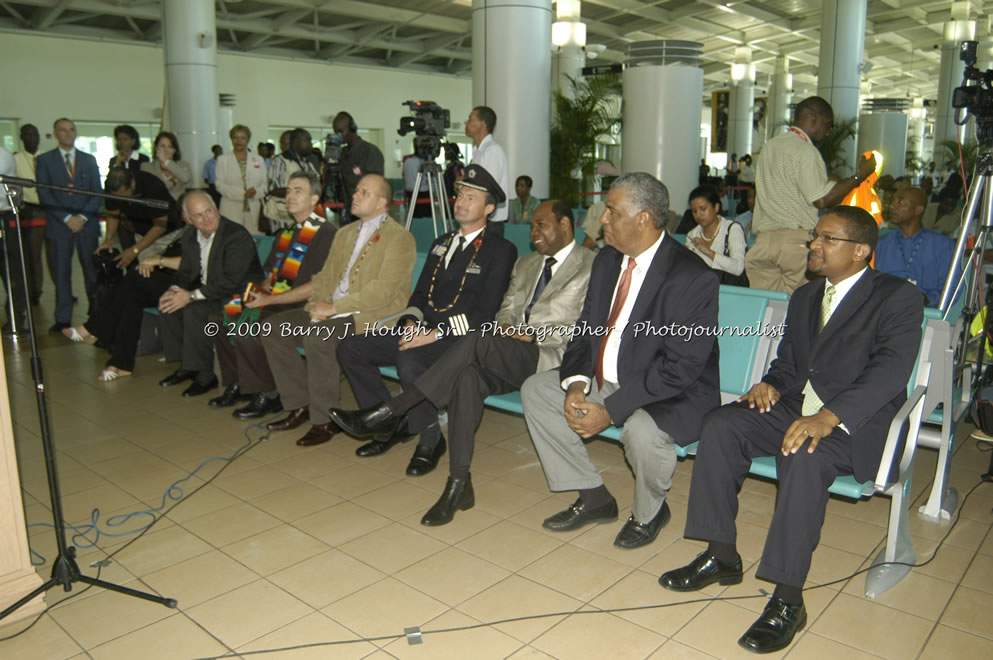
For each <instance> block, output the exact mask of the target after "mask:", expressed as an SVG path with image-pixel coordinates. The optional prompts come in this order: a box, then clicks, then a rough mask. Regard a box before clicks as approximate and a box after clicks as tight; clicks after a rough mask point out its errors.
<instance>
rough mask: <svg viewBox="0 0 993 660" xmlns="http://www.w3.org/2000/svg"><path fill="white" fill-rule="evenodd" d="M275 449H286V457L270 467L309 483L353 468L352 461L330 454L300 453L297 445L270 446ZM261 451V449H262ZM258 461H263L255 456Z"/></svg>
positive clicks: (276, 444)
mask: <svg viewBox="0 0 993 660" xmlns="http://www.w3.org/2000/svg"><path fill="white" fill-rule="evenodd" d="M268 446H273V447H285V448H286V449H285V452H286V456H285V457H284V458H282V459H280V460H278V461H274V462H272V463H270V464H269V465H270V467H272V468H274V469H276V470H279V471H280V472H285V473H286V474H288V475H290V476H292V477H296V478H297V479H300V480H302V481H309V480H310V479H316V478H317V477H321V476H324V475H325V474H331V473H332V472H337V471H338V470H342V469H346V468H348V467H351V465H352V463H351V461H348V462H346V461H343V460H342V459H341V458H340V457H338V456H335V455H334V454H330V453H328V452H321V453H316V452H304V453H302V454H301V453H300V448H299V447H297V446H296V445H295V444H292V445H290V444H287V443H275V444H273V445H268ZM260 449H261V447H260ZM289 452H292V453H289ZM253 458H255V459H256V460H262V459H261V458H260V457H259V456H255V455H253Z"/></svg>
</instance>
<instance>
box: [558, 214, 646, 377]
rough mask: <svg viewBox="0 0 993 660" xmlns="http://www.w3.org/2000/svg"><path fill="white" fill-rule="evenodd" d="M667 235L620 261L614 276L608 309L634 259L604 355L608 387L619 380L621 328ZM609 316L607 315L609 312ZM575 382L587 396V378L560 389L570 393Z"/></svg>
mask: <svg viewBox="0 0 993 660" xmlns="http://www.w3.org/2000/svg"><path fill="white" fill-rule="evenodd" d="M665 234H666V232H665V231H663V232H662V234H661V235H659V238H658V240H657V241H655V242H654V243H652V245H651V246H650V247H649V248H648V249H647V250H645V251H644V252H642V253H641V254H639V255H638V256H637V257H629V256H627V255H625V256H624V258H623V259H622V260H621V271H620V273H619V274H618V276H617V283H616V284H614V293H613V295H612V296H611V297H610V306H611V307H613V306H614V298H616V297H617V288H618V286H620V283H621V278H622V277H623V276H624V271H625V270H627V268H628V263H629V262H630V261H631V259H632V258H633V259H634V264H635V266H634V270H632V271H631V286H630V288H629V289H628V295H627V298H625V299H624V306H623V307H621V311H620V314H618V316H617V321H616V323H615V324H614V327H613V330H611V332H610V334H609V335H607V347H606V348H605V349H604V352H603V380H604V382H608V383H619V382H620V380H619V378H618V375H617V356H618V355H620V352H621V338H622V337H623V335H624V328H625V327H626V326H627V324H628V321H629V320H630V319H631V311H632V310H633V309H634V304H635V303H636V302H637V301H638V295H639V294H640V293H641V285H642V284H644V283H645V276H646V275H648V269H649V268H650V267H651V265H652V261H654V260H655V254H656V253H657V252H658V251H659V246H660V245H662V240H663V239H664V238H665ZM608 315H609V312H608ZM576 382H582V383H585V384H586V392H587V394H588V393H589V391H590V383H591V381H590V379H589V378H587V377H586V376H579V375H576V376H571V377H569V378H566V379H565V380H563V381H562V389H569V385H571V384H572V383H576Z"/></svg>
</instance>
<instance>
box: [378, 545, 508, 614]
mask: <svg viewBox="0 0 993 660" xmlns="http://www.w3.org/2000/svg"><path fill="white" fill-rule="evenodd" d="M508 575H510V573H509V572H508V571H506V570H505V569H503V568H500V567H499V566H496V565H495V564H491V563H490V562H488V561H484V560H483V559H478V558H476V557H474V556H472V555H471V554H469V553H468V552H463V551H462V550H458V549H456V548H445V549H444V550H442V551H440V552H437V553H435V554H433V555H431V556H430V557H427V558H425V559H423V560H421V561H419V562H417V563H416V564H414V565H412V566H409V567H407V568H405V569H403V570H402V571H399V572H397V573H396V574H395V575H394V577H396V578H397V579H398V580H401V581H402V582H405V583H407V584H409V585H410V586H412V587H414V588H415V589H418V590H420V591H422V592H424V593H426V594H427V595H429V596H431V597H432V598H435V599H437V600H440V601H441V602H443V603H446V604H448V605H453V606H454V605H458V604H459V603H461V602H462V601H464V600H466V599H467V598H469V597H471V596H474V595H476V594H478V593H479V592H480V591H482V590H483V589H486V588H487V587H490V586H492V585H494V584H496V583H497V582H499V581H500V580H502V579H504V578H505V577H507V576H508Z"/></svg>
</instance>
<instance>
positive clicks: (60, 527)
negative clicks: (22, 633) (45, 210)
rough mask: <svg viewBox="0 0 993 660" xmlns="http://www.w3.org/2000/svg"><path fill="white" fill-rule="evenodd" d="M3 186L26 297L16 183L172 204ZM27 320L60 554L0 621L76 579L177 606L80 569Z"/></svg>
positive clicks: (4, 181)
mask: <svg viewBox="0 0 993 660" xmlns="http://www.w3.org/2000/svg"><path fill="white" fill-rule="evenodd" d="M0 185H2V186H3V194H4V195H5V196H6V198H7V202H8V203H9V204H10V208H11V210H12V211H13V213H14V221H15V229H16V231H17V246H18V251H19V253H20V257H21V258H20V262H21V263H20V266H21V286H23V287H24V296H25V299H27V296H28V278H27V272H26V268H25V266H24V244H23V243H22V242H21V238H22V236H21V214H20V212H19V211H18V209H17V204H16V199H15V188H14V186H22V187H28V186H36V187H38V188H48V189H51V190H59V191H62V192H66V193H72V194H76V195H89V196H97V197H105V198H109V199H116V200H121V201H126V202H129V203H132V204H143V205H145V206H152V207H155V208H168V204H166V203H165V202H159V201H157V200H141V199H133V198H131V197H121V196H118V195H108V194H105V193H94V192H88V191H84V190H78V189H75V188H66V187H63V186H54V185H49V184H41V183H35V182H34V181H31V180H30V179H19V178H17V177H11V176H4V175H0ZM4 229H5V230H8V228H7V227H4ZM7 283H8V287H10V288H12V287H13V286H15V285H14V284H13V282H12V281H11V280H10V278H9V277H8V279H7ZM8 295H9V291H8ZM27 322H28V337H29V338H30V341H31V375H32V376H33V377H34V385H35V395H36V401H37V404H38V421H39V424H40V427H41V446H42V448H43V449H44V451H45V470H46V472H47V473H48V492H49V495H50V496H51V498H52V518H53V523H54V525H53V526H54V527H55V542H56V544H57V546H58V550H59V554H58V556H57V557H56V558H55V561H54V562H53V564H52V576H51V577H50V578H49V580H48V581H47V582H45V584H43V585H41V586H40V587H38V588H37V589H35V590H34V591H32V592H31V593H29V594H27V595H26V596H24V597H23V598H21V599H20V600H18V601H17V602H16V603H14V604H13V605H11V606H10V607H8V608H7V609H5V610H4V611H2V612H0V620H2V619H4V618H6V617H7V616H8V615H9V614H11V613H12V612H14V611H16V610H17V609H19V608H21V607H22V606H24V605H26V604H27V603H29V602H31V601H32V600H34V598H35V597H36V596H38V595H39V594H42V593H44V592H46V591H48V590H49V589H51V588H52V587H55V586H58V585H61V586H62V588H63V589H65V591H67V592H68V591H72V585H73V584H74V583H76V582H82V583H83V584H88V585H91V586H95V587H102V588H104V589H109V590H111V591H116V592H118V593H122V594H126V595H128V596H134V597H135V598H144V599H145V600H150V601H152V602H153V603H159V604H161V605H165V606H166V607H176V600H175V599H174V598H163V597H162V596H156V595H155V594H150V593H146V592H144V591H138V590H137V589H130V588H128V587H124V586H121V585H118V584H114V583H112V582H107V581H105V580H99V579H97V578H92V577H89V576H87V575H83V574H82V573H81V572H80V571H79V565H78V564H76V548H74V547H73V546H71V545H69V544H68V543H67V542H66V528H65V520H63V518H62V491H61V489H60V487H59V474H58V470H56V467H55V444H54V442H53V440H52V431H51V428H50V427H49V424H48V404H47V403H46V400H45V383H44V375H43V374H42V368H41V357H40V356H39V355H38V342H37V339H36V338H35V331H34V318H33V314H32V312H31V306H30V305H28V308H27Z"/></svg>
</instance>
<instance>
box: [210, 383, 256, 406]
mask: <svg viewBox="0 0 993 660" xmlns="http://www.w3.org/2000/svg"><path fill="white" fill-rule="evenodd" d="M251 396H252V395H251V394H242V392H241V388H240V387H239V386H238V383H234V384H233V385H228V386H227V387H225V388H224V392H223V393H222V394H221V396H215V397H214V398H213V399H211V400H210V401H208V402H207V405H208V406H210V407H211V408H229V407H231V406H233V405H235V404H236V403H240V402H241V401H248V399H250V398H251Z"/></svg>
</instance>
